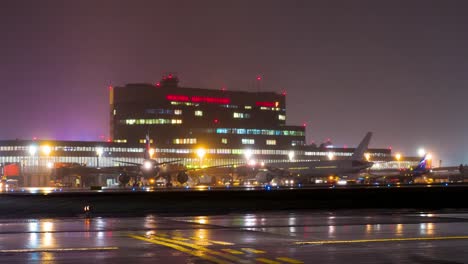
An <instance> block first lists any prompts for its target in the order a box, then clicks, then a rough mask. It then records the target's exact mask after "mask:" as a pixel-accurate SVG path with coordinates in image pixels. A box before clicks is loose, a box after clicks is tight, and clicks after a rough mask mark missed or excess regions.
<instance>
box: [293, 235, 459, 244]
mask: <svg viewBox="0 0 468 264" xmlns="http://www.w3.org/2000/svg"><path fill="white" fill-rule="evenodd" d="M455 239H468V236H445V237H407V238H377V239H358V240H323V241H304V242H296V243H295V244H297V245H321V244H350V243H375V242H401V241H432V240H455Z"/></svg>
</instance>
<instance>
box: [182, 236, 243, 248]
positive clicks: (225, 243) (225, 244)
mask: <svg viewBox="0 0 468 264" xmlns="http://www.w3.org/2000/svg"><path fill="white" fill-rule="evenodd" d="M190 239H192V240H195V241H206V242H209V243H212V244H217V245H223V246H234V245H235V244H234V243H231V242H226V241H219V240H208V239H200V238H199V237H190Z"/></svg>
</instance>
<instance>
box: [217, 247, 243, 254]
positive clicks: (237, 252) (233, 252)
mask: <svg viewBox="0 0 468 264" xmlns="http://www.w3.org/2000/svg"><path fill="white" fill-rule="evenodd" d="M221 250H222V251H224V252H227V253H230V254H234V255H242V254H244V252H242V251H239V250H235V249H230V248H224V249H221Z"/></svg>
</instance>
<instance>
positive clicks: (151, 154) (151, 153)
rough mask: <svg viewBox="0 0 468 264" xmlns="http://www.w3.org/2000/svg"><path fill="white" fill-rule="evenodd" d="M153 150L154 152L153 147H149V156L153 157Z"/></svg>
mask: <svg viewBox="0 0 468 264" xmlns="http://www.w3.org/2000/svg"><path fill="white" fill-rule="evenodd" d="M154 152H155V150H154V148H150V149H149V151H148V153H149V155H150V157H153V155H154Z"/></svg>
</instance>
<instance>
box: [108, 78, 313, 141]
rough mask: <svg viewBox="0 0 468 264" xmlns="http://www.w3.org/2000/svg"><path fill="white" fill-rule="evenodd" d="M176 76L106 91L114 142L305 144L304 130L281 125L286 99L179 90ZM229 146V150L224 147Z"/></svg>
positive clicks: (266, 94)
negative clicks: (108, 92)
mask: <svg viewBox="0 0 468 264" xmlns="http://www.w3.org/2000/svg"><path fill="white" fill-rule="evenodd" d="M178 83H179V80H178V78H177V77H176V76H173V75H168V76H165V77H164V78H163V79H162V80H161V81H160V83H158V84H156V85H151V84H127V85H126V86H124V87H115V88H113V90H112V91H111V98H110V103H111V105H110V107H111V109H110V110H111V131H110V133H111V137H112V139H113V141H114V142H126V143H143V142H144V139H145V135H146V133H149V135H150V138H151V141H152V142H153V143H154V144H155V145H156V146H157V147H160V148H174V149H183V148H194V147H196V146H203V147H207V148H217V149H223V148H232V149H244V148H246V147H249V146H250V147H255V148H261V149H279V148H280V149H284V148H287V147H291V146H300V145H304V144H305V127H304V126H287V125H286V98H285V97H286V96H285V94H278V93H274V92H245V91H228V90H213V89H201V88H186V87H179V85H178ZM227 146H228V147H227Z"/></svg>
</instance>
